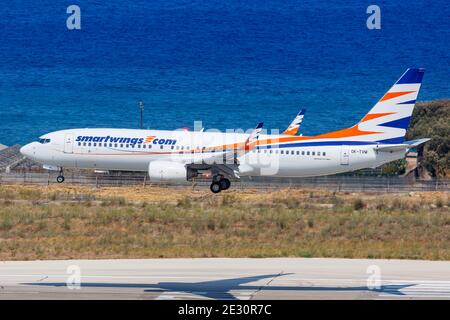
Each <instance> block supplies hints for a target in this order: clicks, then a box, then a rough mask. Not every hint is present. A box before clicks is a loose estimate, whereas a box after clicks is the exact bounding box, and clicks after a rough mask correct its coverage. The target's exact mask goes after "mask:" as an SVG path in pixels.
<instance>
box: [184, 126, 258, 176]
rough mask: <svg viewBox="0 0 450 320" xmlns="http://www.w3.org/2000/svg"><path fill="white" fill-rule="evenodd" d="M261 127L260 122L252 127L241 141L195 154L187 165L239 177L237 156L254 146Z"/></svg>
mask: <svg viewBox="0 0 450 320" xmlns="http://www.w3.org/2000/svg"><path fill="white" fill-rule="evenodd" d="M262 128H263V123H262V122H261V123H259V124H258V125H257V126H256V128H255V129H253V131H252V132H251V133H250V135H249V136H248V138H247V139H246V140H245V142H243V143H242V142H241V143H235V144H233V145H229V146H227V147H226V148H225V149H223V150H217V151H215V152H208V153H207V154H204V153H199V154H197V155H195V156H194V159H193V161H192V163H190V164H188V167H190V168H193V169H200V170H201V169H211V170H212V171H213V172H216V173H222V174H224V175H227V176H229V177H232V178H239V170H238V166H239V164H238V163H237V158H238V157H240V156H242V155H244V154H246V153H247V152H250V151H251V150H253V149H254V148H255V146H256V143H257V141H258V137H259V134H260V133H261V131H262Z"/></svg>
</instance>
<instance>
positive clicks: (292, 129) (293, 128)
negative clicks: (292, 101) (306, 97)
mask: <svg viewBox="0 0 450 320" xmlns="http://www.w3.org/2000/svg"><path fill="white" fill-rule="evenodd" d="M305 111H306V110H305V109H301V110H300V112H299V113H298V114H297V116H296V117H295V118H294V120H293V121H292V122H291V124H290V125H289V127H287V129H286V130H284V131H283V134H286V135H290V136H295V135H296V134H297V132H298V130H299V129H300V125H301V124H302V122H303V117H304V116H305Z"/></svg>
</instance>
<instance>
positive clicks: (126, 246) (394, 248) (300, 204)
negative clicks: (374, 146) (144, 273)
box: [0, 186, 450, 260]
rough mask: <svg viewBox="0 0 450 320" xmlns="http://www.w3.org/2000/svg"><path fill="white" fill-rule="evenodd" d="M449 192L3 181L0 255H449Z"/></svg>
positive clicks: (4, 257)
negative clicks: (96, 186) (213, 189)
mask: <svg viewBox="0 0 450 320" xmlns="http://www.w3.org/2000/svg"><path fill="white" fill-rule="evenodd" d="M449 206H450V199H449V194H448V193H437V192H434V193H433V192H428V193H410V194H351V193H335V192H327V191H325V190H322V191H320V190H298V189H284V190H279V191H266V192H265V191H261V190H258V191H255V190H244V191H227V192H223V193H221V194H219V195H213V194H211V193H210V192H209V190H202V191H193V190H191V189H189V188H180V189H176V190H173V189H168V188H155V187H152V188H150V187H147V188H143V187H140V188H124V187H117V188H100V189H92V188H87V187H71V186H64V187H61V186H51V187H37V186H0V259H2V260H31V259H69V258H73V259H75V258H76V259H79V258H80V259H81V258H83V259H85V258H86V259H95V258H154V257H165V258H167V257H281V256H292V257H294V256H295V257H345V258H400V259H432V260H450V209H449Z"/></svg>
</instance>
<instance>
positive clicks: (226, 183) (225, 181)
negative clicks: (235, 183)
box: [220, 178, 231, 190]
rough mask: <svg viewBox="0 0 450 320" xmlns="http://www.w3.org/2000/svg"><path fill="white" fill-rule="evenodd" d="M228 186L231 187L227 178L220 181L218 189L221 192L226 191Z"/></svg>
mask: <svg viewBox="0 0 450 320" xmlns="http://www.w3.org/2000/svg"><path fill="white" fill-rule="evenodd" d="M230 186H231V182H230V180H228V179H227V178H224V179H222V180H220V189H221V190H227V189H228V188H230Z"/></svg>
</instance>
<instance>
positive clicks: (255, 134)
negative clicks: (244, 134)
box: [244, 122, 264, 151]
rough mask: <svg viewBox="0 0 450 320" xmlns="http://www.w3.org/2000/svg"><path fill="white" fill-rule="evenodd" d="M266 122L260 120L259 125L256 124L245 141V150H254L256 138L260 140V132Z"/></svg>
mask: <svg viewBox="0 0 450 320" xmlns="http://www.w3.org/2000/svg"><path fill="white" fill-rule="evenodd" d="M263 125H264V123H263V122H260V123H258V125H257V126H256V128H255V129H253V131H252V132H251V133H250V135H249V136H248V138H247V140H246V141H245V144H244V150H245V151H250V150H252V149H253V148H254V147H255V145H256V140H258V137H259V134H260V133H261V131H262V128H263Z"/></svg>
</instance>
